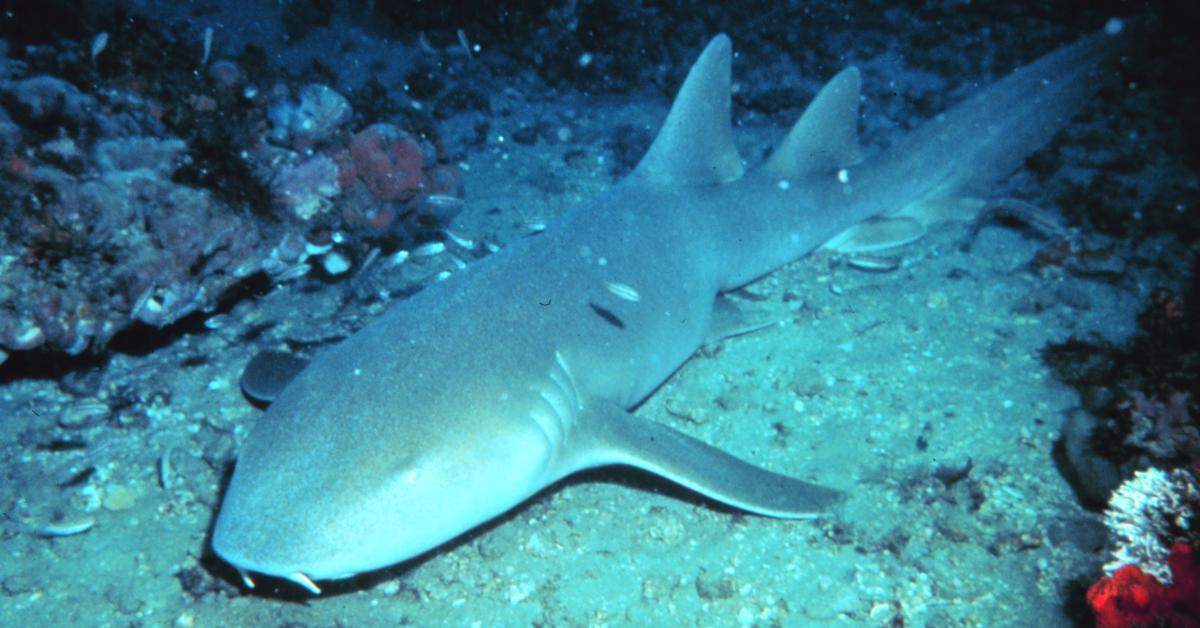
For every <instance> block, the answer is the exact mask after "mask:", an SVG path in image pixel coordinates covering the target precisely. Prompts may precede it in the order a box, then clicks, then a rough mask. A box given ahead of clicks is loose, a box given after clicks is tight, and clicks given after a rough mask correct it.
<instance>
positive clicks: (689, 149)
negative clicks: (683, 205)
mask: <svg viewBox="0 0 1200 628" xmlns="http://www.w3.org/2000/svg"><path fill="white" fill-rule="evenodd" d="M732 51H733V45H732V44H731V43H730V41H729V37H728V36H726V35H723V34H722V35H717V36H716V37H714V38H713V40H712V41H711V42H709V44H708V46H707V47H706V48H705V49H704V52H703V53H701V54H700V58H699V59H697V60H696V63H695V64H694V65H692V69H691V71H689V72H688V75H687V79H686V80H685V81H684V82H683V87H681V88H680V89H679V95H677V96H676V97H675V103H674V104H672V105H671V112H670V113H669V114H667V120H666V122H664V123H663V126H662V129H661V130H659V132H658V137H656V138H654V143H653V144H651V145H650V150H649V151H647V152H646V155H645V156H644V157H642V161H641V162H639V163H638V166H637V168H636V169H635V170H634V174H636V175H639V176H641V177H643V178H645V179H647V180H650V181H654V182H656V183H668V184H691V185H697V184H707V183H722V182H725V181H732V180H734V179H737V178H739V177H741V176H742V173H743V172H744V166H743V165H742V158H741V156H740V155H738V152H737V148H736V147H734V145H733V128H732V127H731V126H730V123H729V99H730V77H729V73H730V67H729V66H730V62H731V60H732V55H733V52H732Z"/></svg>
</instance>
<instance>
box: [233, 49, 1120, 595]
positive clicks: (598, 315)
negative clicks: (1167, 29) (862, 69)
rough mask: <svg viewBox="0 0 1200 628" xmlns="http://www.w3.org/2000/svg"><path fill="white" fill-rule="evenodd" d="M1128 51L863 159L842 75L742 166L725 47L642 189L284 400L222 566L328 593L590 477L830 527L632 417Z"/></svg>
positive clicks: (965, 184) (418, 306)
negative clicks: (781, 286)
mask: <svg viewBox="0 0 1200 628" xmlns="http://www.w3.org/2000/svg"><path fill="white" fill-rule="evenodd" d="M1125 39H1126V37H1124V36H1121V37H1110V36H1107V35H1105V34H1104V33H1097V34H1094V35H1091V36H1088V37H1085V38H1083V39H1082V40H1080V41H1079V42H1077V43H1075V44H1072V45H1070V46H1067V47H1064V48H1061V49H1059V50H1058V51H1055V52H1053V53H1051V54H1049V55H1047V56H1045V57H1043V58H1041V59H1039V60H1037V61H1035V62H1034V63H1032V64H1030V65H1028V66H1025V67H1024V68H1021V69H1019V70H1018V71H1016V72H1014V73H1013V74H1012V75H1010V76H1008V77H1006V78H1004V79H1002V80H1001V81H999V82H997V83H995V84H994V85H992V86H991V87H989V88H987V89H985V90H983V91H982V92H981V93H980V94H979V95H977V96H975V97H973V98H971V99H970V100H968V101H967V102H965V103H963V104H961V105H959V106H957V107H955V108H953V109H951V110H949V111H948V112H946V113H943V114H941V115H939V116H937V117H936V118H935V119H934V120H932V121H930V122H928V123H927V124H926V125H925V126H923V127H921V128H918V129H917V130H915V131H914V132H912V133H910V134H908V135H907V136H906V137H904V138H902V139H900V140H899V141H897V142H895V143H894V144H892V145H891V147H890V148H888V149H887V150H884V151H882V152H880V153H879V154H877V155H875V156H873V157H870V158H868V159H865V160H864V159H863V158H862V157H861V151H860V149H859V147H858V141H857V122H858V107H859V91H860V76H859V72H858V70H857V69H855V68H849V69H846V70H844V71H842V72H841V73H839V74H838V75H837V76H835V77H834V78H833V79H832V80H830V81H829V83H828V84H827V85H826V86H825V87H824V88H823V89H822V90H821V92H820V93H819V94H818V95H817V96H816V98H815V99H814V100H813V102H812V103H811V104H810V105H809V107H808V109H807V110H806V111H805V113H804V115H803V116H802V117H801V119H800V120H799V122H797V123H796V125H795V127H793V129H792V130H791V132H790V133H789V134H788V135H787V136H786V138H785V139H784V140H783V142H782V143H781V144H780V147H779V148H778V149H777V150H776V151H775V153H774V154H773V155H772V156H771V158H770V159H769V160H768V161H767V162H766V163H765V164H762V165H761V166H759V167H757V168H754V169H751V170H746V169H745V167H744V165H743V161H742V159H741V157H740V156H739V155H738V153H737V150H736V149H735V148H734V144H733V134H732V129H731V126H730V61H731V54H732V53H731V44H730V40H729V38H728V37H726V36H724V35H718V36H717V37H715V38H714V39H713V40H712V41H711V43H709V44H708V46H707V47H706V48H705V49H704V51H703V53H702V54H701V55H700V57H699V59H698V60H697V61H696V63H695V65H694V66H693V67H692V69H691V71H690V72H689V74H688V77H687V79H686V80H685V82H684V84H683V86H682V88H681V89H680V92H679V94H678V96H677V97H676V99H675V101H674V103H673V105H672V108H671V110H670V113H669V114H668V116H667V119H666V121H665V122H664V124H663V127H662V130H661V131H660V133H659V135H658V136H657V137H656V139H655V141H654V143H653V144H652V146H651V147H650V149H649V151H648V152H647V154H646V155H645V157H643V159H642V161H641V162H640V163H639V165H638V167H637V168H636V169H635V171H634V172H633V173H631V174H630V175H629V176H628V177H626V178H625V179H623V180H622V181H620V182H619V183H618V184H616V185H615V186H614V187H613V188H612V189H610V190H609V191H608V192H607V193H605V194H603V195H602V196H601V197H599V198H597V199H595V200H594V201H592V202H590V203H586V204H584V205H582V206H580V207H577V208H575V209H573V210H572V211H570V212H568V213H567V214H566V215H565V216H564V217H563V218H561V219H560V220H559V221H558V222H556V223H555V224H552V225H551V226H550V227H549V228H548V229H547V230H546V231H544V232H543V233H541V234H538V235H535V236H530V237H527V238H524V239H522V240H519V241H517V242H515V243H513V244H512V245H510V246H508V247H506V248H504V249H503V250H501V251H499V252H498V253H496V254H495V255H492V256H490V257H488V258H486V259H483V260H481V261H479V262H477V263H475V264H473V265H472V266H470V267H468V268H467V269H465V270H463V271H462V272H460V273H457V274H455V275H453V276H452V277H450V278H449V279H447V280H445V281H443V282H439V283H435V284H433V285H431V286H429V287H428V288H426V289H425V290H423V291H421V292H419V293H417V294H416V295H414V296H413V297H411V298H409V299H407V300H404V301H401V302H398V303H396V304H394V305H393V306H392V307H391V308H390V309H389V310H388V311H387V312H385V313H384V314H383V315H381V316H380V317H379V318H378V319H376V320H374V321H372V322H371V323H370V324H368V325H367V326H366V327H364V328H363V329H362V330H360V331H359V332H357V333H356V334H354V335H352V336H351V337H350V338H348V339H346V340H345V341H343V342H342V343H340V344H339V345H337V346H334V347H332V348H330V349H328V350H326V351H325V352H323V353H321V354H319V355H318V356H317V357H316V358H315V359H314V360H313V361H312V362H311V363H310V364H309V365H308V366H307V367H306V368H304V369H303V370H301V371H300V372H299V374H298V375H297V376H296V377H295V379H293V380H291V381H290V383H288V384H287V385H286V387H284V388H283V389H282V391H281V392H280V393H279V394H278V397H277V398H276V399H275V400H274V402H273V403H272V404H271V405H270V407H269V408H268V409H267V411H266V412H265V413H264V414H263V415H262V417H260V418H259V420H258V423H257V424H256V425H255V426H254V428H253V430H252V431H251V433H250V436H249V438H248V439H247V441H246V443H245V446H244V449H243V450H242V452H241V454H240V457H239V459H238V462H237V466H236V469H235V472H234V474H233V478H232V480H231V482H230V484H229V487H228V491H227V493H226V495H225V498H224V502H223V504H222V506H221V510H220V514H219V516H218V519H217V522H216V525H215V528H214V531H213V539H212V542H213V548H214V550H215V551H216V553H217V554H218V555H220V556H221V557H222V558H223V559H224V560H226V561H228V562H229V563H231V564H232V565H234V566H235V567H237V568H238V569H239V571H241V572H242V573H243V574H244V575H245V574H246V573H247V572H256V573H261V574H266V575H269V576H276V577H281V578H285V579H289V580H291V581H293V582H296V583H298V584H300V585H301V586H303V587H305V588H307V589H309V590H310V591H312V592H314V593H318V592H319V589H318V587H317V586H316V584H314V580H326V579H339V578H346V577H349V576H353V575H356V574H359V573H363V572H366V571H371V570H375V569H379V568H382V567H386V566H389V565H392V564H396V563H399V562H401V561H404V560H407V559H409V558H412V557H415V556H418V555H420V554H423V553H425V552H428V551H429V550H431V549H434V548H436V547H438V546H439V545H441V544H443V543H445V542H447V541H449V540H451V539H453V538H455V537H456V536H458V535H460V534H462V533H463V532H466V531H467V530H470V529H471V528H474V527H476V526H478V525H479V524H481V523H483V522H485V521H488V520H489V519H492V518H494V517H496V516H497V515H500V514H502V513H504V512H505V511H507V510H509V509H511V508H512V507H514V506H515V505H517V504H519V503H521V502H522V501H524V500H526V499H527V498H529V497H530V496H532V495H533V494H535V493H536V492H538V491H539V490H541V489H543V488H545V487H547V486H549V485H551V484H552V483H554V482H555V481H557V480H559V479H561V478H563V477H564V476H567V475H570V474H572V473H574V472H576V471H580V470H583V469H587V468H593V467H598V466H603V465H630V466H633V467H638V468H641V469H644V470H646V471H648V472H650V473H655V474H658V475H661V476H663V477H665V478H667V479H669V480H671V481H673V482H676V483H679V484H680V485H682V486H685V487H687V488H689V489H692V490H694V491H696V492H698V493H700V494H703V495H705V496H707V497H709V498H711V499H714V500H716V501H718V502H722V503H725V504H728V505H730V506H733V507H736V508H739V509H743V510H746V511H748V512H752V513H757V514H761V515H765V516H771V517H780V518H792V519H805V518H811V517H814V516H817V515H819V514H820V513H822V512H825V511H827V510H828V509H829V508H830V507H832V506H833V505H834V504H836V503H837V502H838V501H839V500H840V499H841V498H842V497H843V494H842V493H841V492H839V491H837V490H834V489H830V488H825V487H822V486H818V485H815V484H810V483H807V482H804V481H802V480H799V479H796V478H792V477H788V476H784V475H780V474H777V473H773V472H771V471H767V470H765V469H761V468H759V467H755V466H753V465H751V464H749V463H746V462H743V461H741V460H739V459H737V458H735V457H733V456H731V455H729V454H727V453H724V452H722V451H720V450H719V449H716V448H714V447H712V446H710V445H707V444H705V443H703V442H701V441H699V440H697V439H694V438H692V437H689V436H687V435H684V434H682V433H680V432H677V431H675V430H672V429H670V428H668V427H666V426H663V425H660V424H657V423H654V422H652V421H648V420H645V419H641V418H638V417H636V416H634V415H632V414H630V412H629V411H628V410H629V409H630V408H632V407H634V406H636V405H637V404H638V403H639V402H640V401H642V400H643V399H644V398H645V397H646V396H648V395H649V394H650V393H651V392H653V391H654V390H655V389H656V388H657V387H658V386H660V385H661V384H662V382H664V381H665V380H666V379H667V378H668V377H670V376H671V374H672V373H673V372H674V371H675V370H676V369H678V368H679V366H680V365H681V364H683V363H684V362H685V361H686V360H687V359H688V358H689V357H690V356H691V355H692V354H693V353H694V352H695V351H696V349H697V348H698V347H700V346H701V345H702V344H703V343H704V342H705V341H706V340H709V339H712V338H713V337H714V336H716V337H719V336H721V335H722V334H725V335H728V334H730V333H733V332H735V331H738V329H737V323H736V321H735V322H733V323H731V322H730V317H728V316H726V314H727V313H728V308H727V307H725V306H726V305H727V304H725V303H723V302H722V301H721V297H720V295H721V293H723V292H725V291H728V290H731V289H734V288H737V287H739V286H741V285H744V284H745V283H747V282H749V281H751V280H753V279H755V278H757V277H760V276H762V275H764V274H766V273H769V272H771V271H772V270H774V269H775V268H777V267H779V266H780V265H782V264H784V263H787V262H789V261H791V260H794V259H797V258H799V257H801V256H803V255H805V254H807V253H809V252H810V251H812V250H814V249H816V248H818V247H820V246H821V245H822V244H823V243H825V242H827V241H829V240H830V239H831V238H833V237H834V236H837V235H838V234H839V233H842V232H845V231H846V230H847V229H850V228H853V227H854V226H855V225H858V224H859V223H862V222H863V221H866V220H868V219H870V218H872V217H877V216H881V215H887V214H900V213H903V212H905V210H906V209H907V208H910V207H913V206H916V205H919V204H920V203H922V202H925V201H928V200H931V199H933V200H936V199H940V198H950V197H954V196H956V195H962V194H968V193H978V192H981V191H986V189H987V187H988V186H990V185H992V184H993V183H994V182H995V181H996V180H997V179H999V178H1001V177H1003V176H1005V175H1007V174H1009V173H1010V172H1011V171H1012V170H1013V169H1015V168H1016V167H1017V166H1018V165H1019V164H1020V162H1021V160H1022V159H1023V158H1024V157H1025V155H1026V154H1028V153H1029V152H1031V151H1033V150H1035V149H1036V148H1038V147H1039V146H1041V145H1042V144H1043V143H1045V142H1046V141H1048V140H1049V139H1050V138H1051V137H1052V136H1053V135H1054V133H1055V132H1056V130H1057V129H1058V128H1059V127H1060V126H1061V125H1063V124H1064V123H1065V122H1066V121H1067V120H1068V119H1069V118H1070V117H1071V115H1073V112H1074V111H1075V110H1076V109H1077V108H1078V107H1079V106H1080V105H1081V104H1082V103H1083V102H1084V101H1085V100H1086V99H1087V98H1088V97H1089V96H1090V95H1091V94H1092V93H1094V91H1095V90H1096V89H1098V86H1099V85H1100V84H1102V83H1104V77H1105V76H1106V75H1107V74H1111V67H1112V65H1113V63H1114V62H1115V60H1116V58H1117V56H1118V53H1119V51H1120V50H1121V48H1122V46H1121V45H1119V44H1120V42H1123V41H1124V40H1125ZM246 581H247V583H248V584H249V583H250V582H251V581H250V580H249V578H248V577H247V579H246Z"/></svg>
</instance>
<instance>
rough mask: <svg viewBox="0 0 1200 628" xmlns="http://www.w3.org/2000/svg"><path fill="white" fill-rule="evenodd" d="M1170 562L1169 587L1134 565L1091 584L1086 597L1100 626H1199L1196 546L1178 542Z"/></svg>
mask: <svg viewBox="0 0 1200 628" xmlns="http://www.w3.org/2000/svg"><path fill="white" fill-rule="evenodd" d="M1167 564H1168V565H1169V566H1170V568H1171V576H1172V578H1173V580H1174V583H1173V584H1172V585H1171V586H1169V587H1168V586H1165V585H1163V584H1161V583H1160V582H1159V581H1158V580H1155V579H1154V577H1152V576H1149V575H1147V574H1145V573H1143V572H1142V570H1141V569H1138V568H1137V567H1136V566H1133V565H1125V566H1124V567H1121V568H1120V569H1118V570H1117V572H1116V573H1114V574H1113V575H1112V577H1107V576H1105V577H1102V578H1100V579H1099V580H1097V581H1096V582H1095V583H1094V584H1092V586H1091V587H1089V588H1088V592H1087V599H1088V603H1089V604H1091V606H1092V611H1093V612H1094V613H1095V614H1096V626H1097V628H1132V627H1136V626H1170V627H1171V628H1200V565H1198V564H1197V560H1196V552H1195V550H1193V549H1192V548H1191V546H1189V545H1188V544H1186V543H1176V544H1175V546H1174V547H1172V548H1171V555H1170V557H1168V558H1167Z"/></svg>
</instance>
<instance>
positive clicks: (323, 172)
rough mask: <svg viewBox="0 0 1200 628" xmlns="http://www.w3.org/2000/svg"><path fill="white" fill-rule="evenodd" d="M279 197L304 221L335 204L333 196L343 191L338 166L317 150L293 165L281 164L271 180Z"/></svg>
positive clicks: (272, 188)
mask: <svg viewBox="0 0 1200 628" xmlns="http://www.w3.org/2000/svg"><path fill="white" fill-rule="evenodd" d="M271 191H272V192H273V193H274V195H275V199H276V200H277V201H278V202H279V203H280V204H281V205H282V206H283V207H284V208H285V209H287V211H289V212H291V213H292V214H294V215H295V216H296V217H297V218H299V219H301V220H309V219H310V218H312V217H313V216H314V215H315V214H317V213H318V212H323V211H326V210H328V209H329V208H330V206H331V205H332V202H331V201H330V199H332V198H333V197H334V196H337V195H338V194H339V193H340V192H341V191H342V190H341V187H340V186H339V185H338V166H337V164H336V163H334V161H333V160H332V159H330V158H329V157H328V156H326V155H324V154H322V153H317V154H315V155H313V156H312V157H309V158H308V159H306V160H304V161H302V162H300V163H298V164H295V165H292V164H284V165H281V166H279V167H278V169H277V170H276V173H275V178H274V179H273V180H272V181H271Z"/></svg>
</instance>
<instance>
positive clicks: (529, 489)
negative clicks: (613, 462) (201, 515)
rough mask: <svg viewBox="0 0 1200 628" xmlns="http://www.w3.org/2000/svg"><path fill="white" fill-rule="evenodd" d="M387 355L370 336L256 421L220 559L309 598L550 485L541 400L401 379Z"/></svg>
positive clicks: (314, 367) (321, 365)
mask: <svg viewBox="0 0 1200 628" xmlns="http://www.w3.org/2000/svg"><path fill="white" fill-rule="evenodd" d="M377 328H378V329H380V330H386V329H387V324H386V323H383V324H382V326H378V327H377ZM360 337H362V338H365V340H359V338H360ZM390 346H392V345H391V344H390V343H380V342H377V341H375V340H374V339H373V338H372V329H371V328H370V327H368V328H367V329H364V330H363V331H361V332H360V333H359V334H358V335H356V336H355V337H353V338H351V339H350V340H347V341H345V342H343V343H342V344H341V345H339V346H337V347H334V348H333V349H331V350H330V351H328V352H327V353H325V354H324V355H321V356H319V357H318V358H317V359H315V360H314V361H313V362H312V363H311V364H310V365H308V367H307V368H305V369H304V370H303V371H302V372H301V373H300V374H299V375H298V376H297V377H296V379H295V380H293V381H292V382H291V383H290V384H289V385H288V386H287V387H286V388H285V389H284V390H283V392H282V394H280V395H279V396H278V398H277V399H276V400H275V401H274V402H273V403H272V405H271V406H270V407H269V408H268V409H267V411H266V413H265V414H263V415H262V416H261V417H260V418H259V420H258V423H257V424H256V425H255V426H254V429H253V430H252V432H251V434H250V436H249V438H248V439H247V441H246V443H245V445H244V447H243V451H242V452H241V454H240V456H239V458H238V462H237V466H236V468H235V470H234V474H233V477H232V479H231V481H230V484H229V487H228V490H227V492H226V495H225V498H224V502H223V504H222V507H221V511H220V514H219V516H218V518H217V522H216V525H215V527H214V530H213V537H212V546H213V549H214V550H215V551H216V553H217V554H218V555H219V556H220V557H221V558H222V559H224V560H225V561H227V562H229V563H230V564H232V565H233V566H235V567H237V568H238V569H239V570H241V571H242V573H243V574H245V573H246V572H255V573H259V574H266V575H270V576H277V577H281V578H285V579H289V580H292V581H294V582H297V583H299V584H301V585H302V586H304V587H305V588H308V589H309V590H312V591H315V590H316V587H315V585H313V584H312V582H313V581H314V580H327V579H340V578H347V577H350V576H354V575H356V574H359V573H363V572H366V571H371V570H374V569H378V568H382V567H385V566H388V565H393V564H396V563H399V562H402V561H405V560H407V559H410V558H413V557H415V556H418V555H420V554H422V553H424V552H426V551H428V550H430V549H432V548H434V547H437V546H439V545H441V544H443V543H445V542H446V541H448V540H450V539H452V538H454V537H456V536H458V535H459V534H461V533H463V532H465V531H466V530H468V529H470V528H473V527H475V526H477V525H479V524H480V523H482V522H484V521H486V520H488V519H491V518H492V517H495V516H496V515H498V514H500V513H502V512H504V511H505V510H507V509H508V508H510V507H511V506H512V505H513V504H514V503H517V502H519V501H521V500H523V499H525V498H527V497H528V496H529V495H531V494H532V493H534V492H536V490H538V489H539V488H541V487H542V486H544V484H545V480H544V475H545V473H546V469H547V467H548V466H549V464H550V461H551V459H552V458H553V451H552V449H553V444H552V441H551V440H550V439H548V438H547V435H546V434H545V432H544V430H543V429H542V428H540V427H539V425H538V423H537V422H536V421H529V420H528V417H529V408H530V407H536V405H537V404H536V401H537V400H538V398H539V397H538V395H537V393H536V391H527V392H524V393H523V394H522V393H512V394H509V393H507V392H506V391H505V390H498V389H496V388H495V387H492V386H488V385H486V382H482V383H483V384H484V385H482V386H481V385H479V384H480V383H481V382H479V381H475V382H473V384H474V385H473V386H467V385H466V384H465V382H454V381H450V382H446V383H445V384H446V385H445V386H442V387H431V386H428V385H427V384H428V383H427V382H426V381H423V380H422V379H421V377H420V376H419V375H417V374H414V371H415V369H412V368H407V369H405V368H399V369H398V368H396V367H395V366H394V365H393V363H392V362H391V360H392V358H391V357H390V355H389V354H390V353H391V352H390V351H389V350H388V349H389V347H390ZM365 364H369V365H370V369H366V368H363V366H362V365H365ZM443 372H451V371H449V370H447V371H443ZM397 373H406V375H407V376H403V377H398V376H397ZM455 384H459V385H457V386H456V385H455ZM526 388H528V387H526ZM542 405H543V406H545V403H543V404H542Z"/></svg>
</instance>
